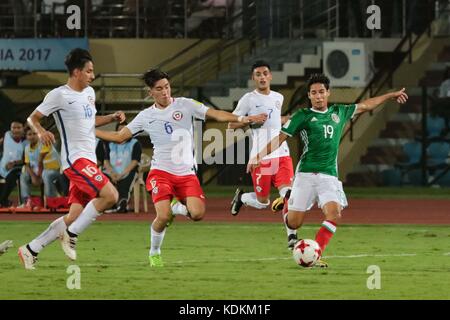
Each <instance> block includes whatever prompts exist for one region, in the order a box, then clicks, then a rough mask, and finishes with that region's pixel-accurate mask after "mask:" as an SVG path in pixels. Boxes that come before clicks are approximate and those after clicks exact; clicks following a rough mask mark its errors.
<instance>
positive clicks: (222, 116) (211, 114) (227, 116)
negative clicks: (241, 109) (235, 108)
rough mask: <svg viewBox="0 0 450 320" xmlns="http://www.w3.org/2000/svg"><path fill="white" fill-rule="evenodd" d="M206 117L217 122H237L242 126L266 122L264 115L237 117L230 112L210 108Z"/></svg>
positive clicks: (265, 115)
mask: <svg viewBox="0 0 450 320" xmlns="http://www.w3.org/2000/svg"><path fill="white" fill-rule="evenodd" d="M206 116H207V117H208V118H212V119H214V120H217V121H219V122H239V123H244V124H249V123H264V121H266V119H267V114H266V113H260V114H257V115H254V116H237V115H235V114H232V113H230V112H226V111H222V110H215V109H211V108H210V109H208V111H207V112H206Z"/></svg>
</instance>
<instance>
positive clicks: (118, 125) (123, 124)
mask: <svg viewBox="0 0 450 320" xmlns="http://www.w3.org/2000/svg"><path fill="white" fill-rule="evenodd" d="M127 124H128V122H126V121H124V122H120V123H119V122H117V123H116V131H117V130H118V129H119V127H120V126H126V125H127Z"/></svg>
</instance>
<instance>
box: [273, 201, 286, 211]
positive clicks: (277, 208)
mask: <svg viewBox="0 0 450 320" xmlns="http://www.w3.org/2000/svg"><path fill="white" fill-rule="evenodd" d="M283 208H284V198H283V197H279V198H276V199H275V200H273V202H272V211H273V212H278V211H281V210H283Z"/></svg>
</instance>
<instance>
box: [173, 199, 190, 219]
mask: <svg viewBox="0 0 450 320" xmlns="http://www.w3.org/2000/svg"><path fill="white" fill-rule="evenodd" d="M171 207H172V213H173V214H174V215H177V214H180V215H183V216H187V215H188V210H187V208H186V206H185V205H184V204H182V203H181V202H176V203H175V204H174V205H172V206H171Z"/></svg>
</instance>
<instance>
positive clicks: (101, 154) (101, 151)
mask: <svg viewBox="0 0 450 320" xmlns="http://www.w3.org/2000/svg"><path fill="white" fill-rule="evenodd" d="M107 145H108V143H107V142H105V141H103V140H100V139H99V138H95V156H96V157H97V166H98V167H99V168H100V169H102V170H103V169H104V166H105V153H106V149H107Z"/></svg>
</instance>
